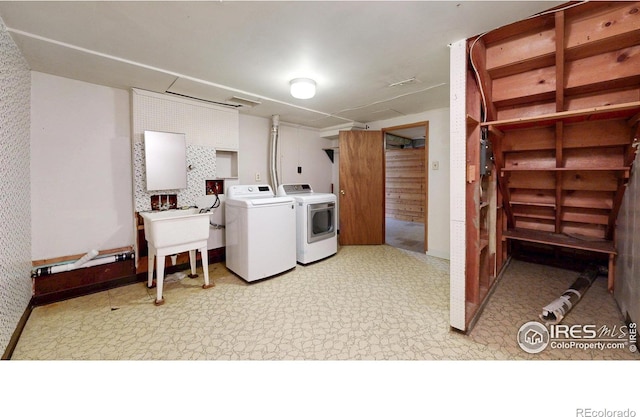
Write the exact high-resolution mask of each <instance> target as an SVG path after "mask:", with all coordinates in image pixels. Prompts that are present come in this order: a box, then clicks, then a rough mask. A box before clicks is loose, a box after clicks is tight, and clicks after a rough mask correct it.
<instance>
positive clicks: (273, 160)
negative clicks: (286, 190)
mask: <svg viewBox="0 0 640 417" xmlns="http://www.w3.org/2000/svg"><path fill="white" fill-rule="evenodd" d="M279 126H280V116H279V115H277V114H274V115H273V116H271V143H270V145H271V147H270V155H269V169H270V172H271V188H272V190H273V192H274V193H276V192H277V190H278V183H279V182H280V178H278V131H279Z"/></svg>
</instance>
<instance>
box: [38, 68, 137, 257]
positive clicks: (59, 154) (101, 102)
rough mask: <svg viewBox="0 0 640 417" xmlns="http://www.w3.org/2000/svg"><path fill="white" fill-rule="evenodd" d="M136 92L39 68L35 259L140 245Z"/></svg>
mask: <svg viewBox="0 0 640 417" xmlns="http://www.w3.org/2000/svg"><path fill="white" fill-rule="evenodd" d="M129 100H130V99H129V92H128V91H126V90H120V89H114V88H109V87H102V86H98V85H95V84H88V83H84V82H81V81H74V80H70V79H67V78H61V77H56V76H52V75H47V74H42V73H38V72H32V88H31V213H32V218H31V241H32V246H31V257H32V259H33V260H37V259H46V258H54V257H59V256H68V255H75V254H82V253H86V252H88V251H90V250H91V249H97V250H102V249H113V248H119V247H124V246H130V245H132V244H133V241H134V236H133V230H134V227H133V194H132V169H131V139H130V137H131V131H130V117H131V115H130V104H129Z"/></svg>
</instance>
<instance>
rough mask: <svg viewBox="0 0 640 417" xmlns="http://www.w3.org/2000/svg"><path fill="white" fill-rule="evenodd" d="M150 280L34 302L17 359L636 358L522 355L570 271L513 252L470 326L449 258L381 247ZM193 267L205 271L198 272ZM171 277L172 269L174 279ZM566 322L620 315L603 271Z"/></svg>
mask: <svg viewBox="0 0 640 417" xmlns="http://www.w3.org/2000/svg"><path fill="white" fill-rule="evenodd" d="M209 269H210V279H212V280H213V282H214V283H215V286H214V287H213V288H210V289H206V290H205V289H202V277H200V278H195V279H190V278H183V279H175V280H174V281H173V282H167V283H166V284H165V291H164V296H165V300H166V302H165V304H164V305H162V306H158V307H156V306H155V305H154V304H153V300H154V298H155V289H147V287H146V285H145V283H135V284H131V285H128V286H124V287H119V288H115V289H112V290H108V291H103V292H99V293H95V294H91V295H87V296H83V297H78V298H74V299H70V300H66V301H61V302H57V303H53V304H49V305H44V306H39V307H36V308H35V309H34V310H33V311H32V313H31V316H30V317H29V320H28V321H27V323H26V326H25V328H24V331H23V333H22V335H21V337H20V339H19V341H18V343H17V346H16V348H15V350H14V352H13V355H12V359H13V360H234V361H235V360H246V361H249V360H267V361H269V360H446V359H448V360H520V359H619V360H637V359H639V355H638V354H637V353H631V352H630V351H629V350H628V349H617V350H613V349H608V350H594V349H590V350H580V349H555V350H553V349H549V348H547V349H546V350H545V351H543V352H541V353H538V354H529V353H526V352H524V351H522V350H521V349H520V347H519V346H518V344H517V342H516V336H517V332H518V329H519V327H520V326H521V325H522V324H524V323H526V322H528V321H531V320H536V319H537V318H538V315H539V314H540V313H541V309H542V307H544V306H546V305H547V304H548V303H550V302H551V301H553V300H554V299H556V298H557V297H558V296H559V295H561V294H562V292H563V291H564V290H565V289H567V288H568V286H569V285H571V283H572V282H573V281H574V280H575V278H576V277H577V274H576V273H574V272H571V271H565V270H561V269H555V268H551V267H548V266H544V265H537V264H530V263H525V262H519V261H512V262H511V264H510V265H509V267H508V270H507V272H506V273H505V274H504V275H503V277H502V278H501V279H500V281H499V282H498V283H497V287H496V289H495V292H494V294H493V296H492V297H491V299H490V300H489V302H488V304H487V305H486V307H485V310H484V312H483V314H482V316H481V317H480V319H479V320H478V322H477V323H476V325H475V327H474V328H473V330H472V331H471V332H470V333H469V334H462V333H460V332H458V331H454V330H452V329H451V328H450V326H449V262H448V261H447V260H443V259H439V258H434V257H429V256H426V255H424V254H421V253H416V252H412V251H408V250H403V249H398V248H394V247H391V246H388V245H380V246H347V247H341V248H339V251H338V253H337V254H336V255H334V256H332V257H330V258H328V259H325V260H323V261H320V262H317V263H314V264H310V265H308V266H302V265H298V266H297V267H296V268H295V269H294V270H292V271H290V272H287V273H284V274H281V275H279V276H275V277H272V278H269V279H266V280H262V281H259V282H254V283H246V282H245V281H243V280H242V279H240V278H239V277H237V276H236V275H234V274H233V273H231V272H230V271H229V270H227V269H226V268H225V266H224V264H223V263H216V264H212V265H210V267H209ZM200 272H201V271H200ZM171 278H172V277H168V281H171ZM566 321H567V323H569V324H571V323H580V324H587V323H589V324H591V323H593V324H598V325H607V326H609V327H614V326H618V327H619V326H622V325H623V324H624V323H623V321H622V317H621V315H620V313H619V311H618V309H617V307H616V303H615V300H614V298H613V296H612V295H610V294H609V293H608V292H607V291H606V278H605V277H599V278H598V279H597V281H596V282H595V283H594V284H593V286H592V287H591V288H590V289H589V291H588V292H587V293H586V295H585V296H584V297H583V299H582V300H581V301H580V303H579V304H577V305H576V306H575V307H574V309H573V310H572V311H571V312H570V313H569V315H568V316H567V319H566Z"/></svg>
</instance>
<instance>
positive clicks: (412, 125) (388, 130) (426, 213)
mask: <svg viewBox="0 0 640 417" xmlns="http://www.w3.org/2000/svg"><path fill="white" fill-rule="evenodd" d="M421 126H424V129H425V132H424V184H425V191H424V192H425V195H424V198H425V200H424V201H425V205H424V219H423V220H424V248H423V249H424V251H425V252H427V251H428V250H429V234H428V232H429V169H430V166H429V121H428V120H425V121H423V122H415V123H409V124H406V125H398V126H389V127H385V128H382V129H380V130H381V131H382V137H383V146H384V150H385V152H386V149H387V142H386V134H387V133H393V132H394V131H397V130H402V129H412V128H418V127H421ZM385 171H386V158H385ZM386 184H387V181H386V177H385V185H384V186H385V189H386ZM385 201H386V191H385ZM385 217H386V209H385ZM385 240H386V230H385Z"/></svg>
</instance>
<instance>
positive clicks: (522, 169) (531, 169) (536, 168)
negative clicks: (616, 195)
mask: <svg viewBox="0 0 640 417" xmlns="http://www.w3.org/2000/svg"><path fill="white" fill-rule="evenodd" d="M500 170H501V171H507V172H513V171H554V172H555V171H623V172H624V171H629V170H631V168H630V167H595V166H592V167H584V168H576V167H571V168H538V167H518V168H501V169H500Z"/></svg>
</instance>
